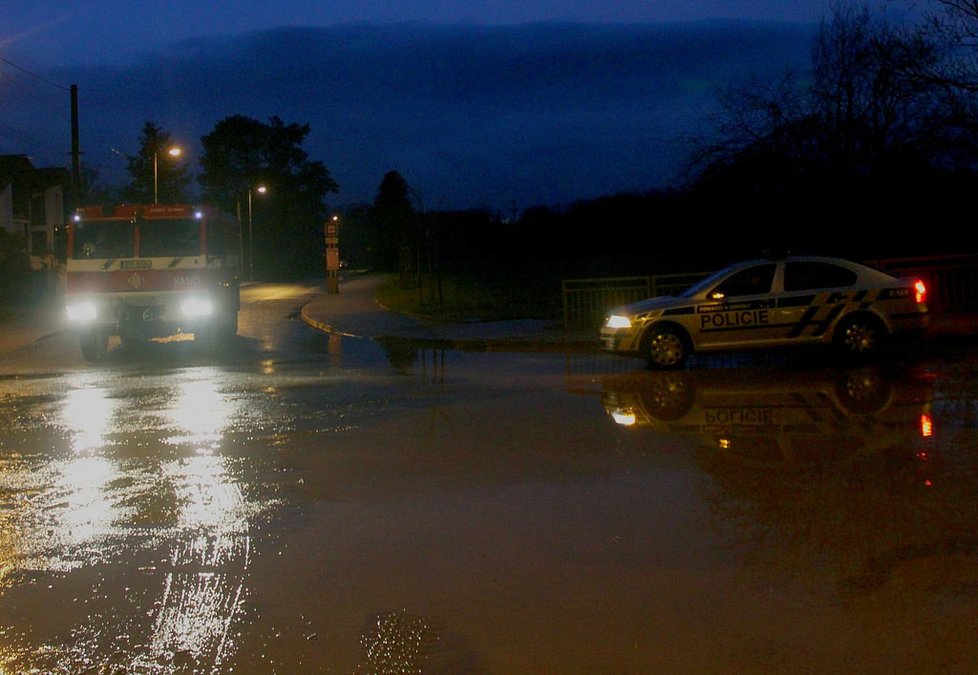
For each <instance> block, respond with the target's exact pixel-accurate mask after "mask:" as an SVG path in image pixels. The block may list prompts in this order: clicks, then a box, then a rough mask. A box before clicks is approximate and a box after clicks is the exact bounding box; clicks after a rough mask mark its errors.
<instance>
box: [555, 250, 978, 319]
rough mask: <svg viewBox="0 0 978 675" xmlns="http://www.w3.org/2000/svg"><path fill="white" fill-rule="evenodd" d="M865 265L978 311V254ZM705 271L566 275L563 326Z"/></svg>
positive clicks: (667, 290) (673, 289)
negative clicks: (919, 281)
mask: <svg viewBox="0 0 978 675" xmlns="http://www.w3.org/2000/svg"><path fill="white" fill-rule="evenodd" d="M866 264H868V265H870V266H871V267H876V268H878V269H882V270H885V271H887V272H890V273H891V274H896V275H898V276H908V277H909V276H913V277H920V278H921V279H922V280H923V281H924V283H925V284H927V288H928V294H927V305H928V307H929V308H930V310H931V311H932V312H933V313H936V314H941V313H948V312H973V311H978V255H976V254H966V255H952V256H930V257H919V258H887V259H881V260H870V261H866ZM706 274H707V273H706V272H689V273H684V274H660V275H655V276H646V277H637V276H636V277H606V278H599V279H567V280H564V282H563V298H564V326H565V327H567V328H571V329H589V330H590V329H596V328H597V327H600V325H601V322H602V321H603V320H604V315H605V313H606V312H607V311H608V310H609V309H611V308H613V307H617V306H619V305H623V304H625V303H628V302H634V301H636V300H641V299H643V298H652V297H656V296H659V295H677V294H678V293H681V292H682V291H684V290H685V289H687V288H689V287H690V286H692V285H693V284H695V283H696V282H697V281H699V280H700V279H702V278H703V277H705V276H706Z"/></svg>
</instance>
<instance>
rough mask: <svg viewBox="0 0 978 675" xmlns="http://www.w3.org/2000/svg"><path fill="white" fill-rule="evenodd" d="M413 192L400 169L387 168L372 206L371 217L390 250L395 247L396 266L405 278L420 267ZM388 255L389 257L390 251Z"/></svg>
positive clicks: (418, 237)
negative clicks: (416, 250) (398, 170)
mask: <svg viewBox="0 0 978 675" xmlns="http://www.w3.org/2000/svg"><path fill="white" fill-rule="evenodd" d="M410 192H411V187H410V186H409V185H408V182H407V181H406V180H405V179H404V177H403V176H402V175H401V174H400V173H398V172H397V171H393V170H392V171H388V172H387V173H386V174H384V177H383V179H382V180H381V181H380V186H379V187H378V188H377V196H376V197H375V198H374V202H373V206H372V208H371V210H370V211H371V219H372V220H373V221H374V223H375V224H376V227H377V230H378V232H379V233H380V235H381V238H382V240H384V241H387V242H388V246H387V250H388V251H390V250H391V249H393V250H395V251H396V257H397V269H398V271H399V272H400V275H401V280H402V281H407V280H409V279H410V278H412V277H413V276H414V274H415V272H416V271H417V265H416V258H417V256H416V254H415V249H416V248H417V246H418V245H419V244H420V236H419V232H418V223H417V218H416V214H415V211H414V206H413V205H412V204H411V197H410ZM390 243H393V246H390ZM386 258H387V259H388V260H390V258H391V256H390V254H388V256H386Z"/></svg>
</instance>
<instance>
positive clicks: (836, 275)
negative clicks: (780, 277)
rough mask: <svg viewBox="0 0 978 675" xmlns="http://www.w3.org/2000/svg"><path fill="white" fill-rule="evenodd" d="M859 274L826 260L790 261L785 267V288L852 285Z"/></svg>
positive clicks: (788, 289)
mask: <svg viewBox="0 0 978 675" xmlns="http://www.w3.org/2000/svg"><path fill="white" fill-rule="evenodd" d="M857 278H858V275H857V274H856V273H855V272H853V271H852V270H849V269H846V268H845V267H840V266H839V265H833V264H832V263H825V262H789V263H787V264H786V265H785V267H784V290H786V291H810V290H815V289H819V288H840V287H845V286H852V285H853V284H855V283H856V279H857Z"/></svg>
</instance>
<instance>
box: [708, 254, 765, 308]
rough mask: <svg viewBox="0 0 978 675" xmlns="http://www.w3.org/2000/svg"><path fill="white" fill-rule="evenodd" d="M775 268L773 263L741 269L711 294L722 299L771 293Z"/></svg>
mask: <svg viewBox="0 0 978 675" xmlns="http://www.w3.org/2000/svg"><path fill="white" fill-rule="evenodd" d="M775 268H776V265H775V264H774V263H771V264H765V265H755V266H754V267H748V268H747V269H743V270H740V271H739V272H737V273H736V274H734V275H733V276H731V277H729V278H728V279H726V280H724V281H723V282H722V283H721V284H720V285H719V286H717V287H716V288H714V289H713V292H712V293H711V294H710V295H711V296H712V297H714V298H716V299H720V298H732V297H736V296H738V295H759V294H761V293H770V292H771V283H772V282H773V281H774V270H775Z"/></svg>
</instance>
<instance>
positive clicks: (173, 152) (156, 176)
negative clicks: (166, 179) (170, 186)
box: [153, 146, 182, 204]
mask: <svg viewBox="0 0 978 675" xmlns="http://www.w3.org/2000/svg"><path fill="white" fill-rule="evenodd" d="M181 152H182V151H181V150H180V148H178V147H176V146H173V147H172V148H169V149H168V150H167V151H166V154H168V155H170V156H171V157H179V156H180V153H181ZM159 154H160V153H159V151H156V152H154V153H153V203H154V204H159V203H160V160H159Z"/></svg>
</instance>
